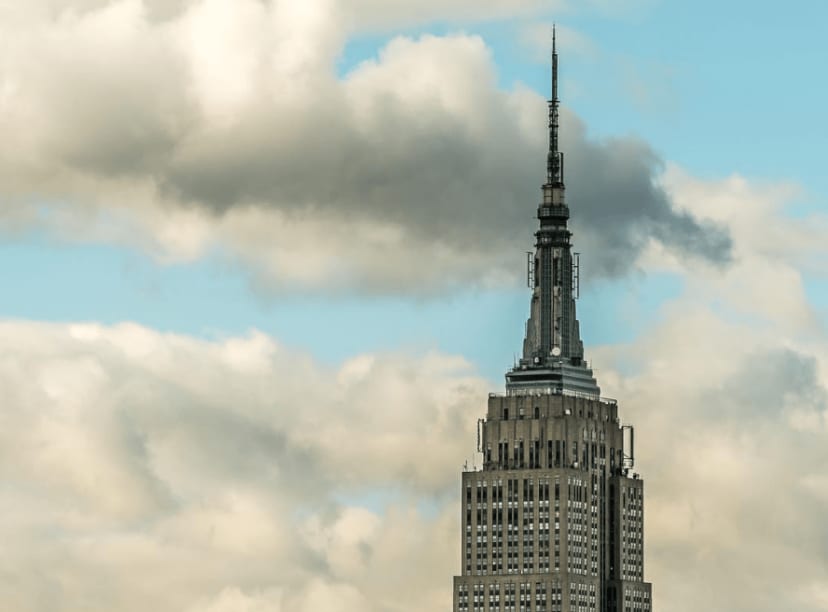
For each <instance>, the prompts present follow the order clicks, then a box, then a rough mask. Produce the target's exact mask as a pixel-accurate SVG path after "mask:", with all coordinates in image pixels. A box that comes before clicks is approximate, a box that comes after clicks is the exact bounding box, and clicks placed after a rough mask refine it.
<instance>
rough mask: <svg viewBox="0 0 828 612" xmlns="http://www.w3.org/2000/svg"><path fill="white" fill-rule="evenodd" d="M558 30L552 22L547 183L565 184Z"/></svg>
mask: <svg viewBox="0 0 828 612" xmlns="http://www.w3.org/2000/svg"><path fill="white" fill-rule="evenodd" d="M556 39H557V32H556V27H555V24H552V99H551V100H549V155H548V156H547V161H546V174H547V183H548V184H549V185H563V155H562V154H561V153H560V152H559V151H558V106H559V104H560V102H559V101H558V49H557V40H556Z"/></svg>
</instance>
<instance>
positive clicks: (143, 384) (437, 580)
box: [0, 0, 828, 612]
mask: <svg viewBox="0 0 828 612" xmlns="http://www.w3.org/2000/svg"><path fill="white" fill-rule="evenodd" d="M826 18H828V5H823V3H817V2H805V1H796V2H791V3H788V4H786V5H784V6H782V5H779V4H778V3H770V2H761V1H760V2H741V1H733V2H727V3H721V2H712V1H707V0H702V1H699V2H694V3H687V2H678V1H672V0H618V1H607V0H593V1H590V2H578V3H575V2H567V1H563V0H560V1H552V0H550V1H547V0H493V1H492V2H490V3H485V6H484V3H479V2H472V1H471V0H441V1H440V2H438V1H436V0H434V1H431V0H423V1H422V2H420V3H419V4H417V5H416V6H415V5H414V4H413V3H409V2H406V1H405V0H396V1H391V0H388V1H385V0H382V1H381V0H348V1H346V0H279V1H272V2H259V1H258V0H194V1H193V2H188V3H183V2H175V1H173V0H111V1H106V0H76V1H72V2H67V3H65V6H60V7H58V6H56V5H54V3H50V2H46V1H40V0H36V1H33V2H30V3H20V5H19V6H12V5H10V4H6V5H0V56H2V58H3V59H2V60H0V133H4V134H5V140H4V145H3V146H0V275H2V277H3V278H4V279H5V281H6V289H5V290H4V291H3V292H2V298H1V299H0V337H3V338H4V342H3V343H2V345H0V398H2V401H0V420H2V422H3V423H4V427H3V433H0V449H3V450H2V451H0V458H2V461H0V464H2V466H3V467H2V468H0V478H2V480H0V507H2V508H4V509H6V511H7V512H6V515H7V521H6V522H5V525H4V526H3V527H0V537H2V539H3V541H4V542H6V543H7V546H8V550H9V551H11V552H10V554H9V555H7V558H5V559H4V558H0V601H4V602H12V603H11V604H9V605H11V606H13V607H14V608H15V609H18V610H21V611H29V610H31V611H34V610H45V609H48V610H50V611H51V610H60V611H63V610H66V611H74V610H84V612H88V611H90V610H92V611H95V610H113V609H118V610H124V611H125V612H130V611H131V610H138V609H146V608H149V607H151V608H154V609H157V610H159V611H163V610H170V611H173V610H175V611H176V612H177V611H180V610H185V611H187V612H242V611H248V612H249V611H250V610H257V611H258V610H268V611H270V610H275V611H278V610H282V609H284V610H291V612H311V611H313V612H317V611H318V610H326V611H329V612H356V611H357V610H359V612H366V611H371V612H385V611H388V610H394V611H398V612H415V611H420V610H426V609H428V610H431V609H434V610H437V609H447V608H446V606H448V605H449V604H448V602H449V601H450V598H451V582H450V576H451V575H452V574H453V573H455V572H456V571H457V568H458V567H459V559H458V558H457V555H456V553H457V551H459V550H460V549H459V540H458V538H459V532H458V520H457V519H458V508H457V497H456V495H455V493H456V491H457V487H458V482H459V473H460V469H461V467H462V466H463V465H464V463H465V462H467V461H469V462H473V461H474V452H473V448H474V439H475V426H476V422H477V419H478V418H480V417H482V416H483V415H484V413H485V398H486V395H487V393H488V392H490V391H494V390H497V389H499V388H500V387H501V385H502V382H503V374H504V372H505V370H506V369H507V368H508V367H509V366H510V364H511V363H512V360H513V357H514V356H515V354H516V353H518V351H519V350H520V347H521V341H522V332H523V327H524V322H525V319H526V316H527V314H528V302H529V293H528V290H526V289H525V288H523V275H524V272H525V270H524V266H525V252H526V251H527V250H529V249H530V248H531V247H532V241H533V236H532V232H533V227H534V225H533V224H534V214H535V207H536V205H537V201H536V199H537V196H538V195H539V187H540V185H541V183H542V182H543V180H544V177H543V175H542V174H543V163H544V155H545V147H546V134H545V121H546V117H545V103H544V100H545V98H546V97H547V95H548V87H549V82H548V81H549V66H548V63H547V57H548V46H547V45H548V31H549V26H550V24H551V23H552V22H553V21H556V22H557V23H558V26H559V41H560V56H561V60H560V61H561V64H560V65H561V71H562V75H561V76H562V87H561V97H562V101H563V106H564V114H563V125H562V132H563V142H564V148H565V149H566V153H567V155H568V157H567V160H568V163H567V186H568V190H567V198H568V202H569V204H570V207H571V210H572V223H573V226H575V229H576V234H575V237H574V242H575V245H576V250H578V251H580V252H581V253H582V256H581V265H582V271H583V275H584V277H585V278H586V279H587V280H586V281H585V282H584V284H583V286H582V287H581V297H580V300H579V302H578V314H579V319H580V322H581V330H582V335H583V338H584V340H585V345H586V354H587V358H588V359H591V360H592V363H593V365H594V366H595V368H596V372H597V377H598V380H599V383H600V385H601V387H602V390H603V392H604V393H605V394H606V395H609V396H612V397H617V398H618V400H619V405H620V406H621V414H622V418H623V419H624V421H625V422H629V423H633V424H635V425H636V427H637V429H638V432H637V435H636V439H637V440H638V442H639V446H638V449H637V450H638V452H637V454H638V469H640V471H641V473H642V475H643V477H644V480H645V482H646V483H647V484H646V486H647V508H648V514H647V525H646V527H645V533H646V534H647V535H646V543H647V555H646V556H647V570H646V571H647V576H648V579H651V580H653V582H654V583H655V585H656V586H655V589H654V592H655V593H656V607H657V609H670V610H674V611H676V612H690V611H691V610H697V609H700V608H703V609H706V610H717V611H718V610H721V611H722V612H724V611H725V610H727V611H728V612H740V611H744V612H747V611H748V610H751V612H756V611H760V612H764V611H767V612H770V611H771V610H779V609H798V610H803V611H805V612H819V611H824V610H828V579H826V576H825V572H824V568H825V562H826V551H825V547H824V542H826V541H828V531H826V527H825V521H824V516H825V515H826V513H827V512H828V480H826V478H825V474H826V473H828V472H826V470H828V453H826V450H825V449H827V448H828V348H826V347H828V328H827V327H826V322H828V284H827V283H826V275H825V270H826V268H825V264H826V263H828V246H826V245H828V240H826V236H828V181H827V180H826V177H825V172H824V171H823V168H822V164H823V159H824V151H823V149H824V146H825V144H826V143H828V127H827V125H828V124H826V121H825V120H824V116H823V115H824V109H825V108H826V106H828V86H826V84H825V83H826V82H825V79H824V78H822V72H824V68H823V66H822V63H823V60H824V58H825V57H828V43H826V41H825V36H824V32H823V30H824V26H823V24H824V22H825V19H826ZM573 160H574V161H573ZM711 496H712V497H713V498H715V499H716V506H717V507H716V511H715V512H711V511H710V503H709V502H707V501H705V500H707V499H709V498H710V497H711ZM757 533H761V534H762V537H761V538H757V537H756V534H757ZM44 534H45V535H44ZM769 551H771V552H772V554H771V552H769ZM399 567H407V568H416V570H417V571H412V572H407V573H406V574H405V576H404V579H403V578H402V577H401V575H400V572H399V570H398V568H399ZM159 568H160V569H161V571H159ZM136 585H138V586H137V587H136Z"/></svg>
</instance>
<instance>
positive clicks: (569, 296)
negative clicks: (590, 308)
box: [506, 26, 601, 397]
mask: <svg viewBox="0 0 828 612" xmlns="http://www.w3.org/2000/svg"><path fill="white" fill-rule="evenodd" d="M557 42H558V41H557V31H556V28H555V27H554V26H553V29H552V96H551V97H550V99H549V154H548V156H547V177H546V183H544V184H543V186H542V187H541V192H542V198H543V199H542V200H541V202H540V204H539V205H538V221H539V222H540V223H539V227H538V230H537V231H536V232H535V253H534V257H532V255H531V253H530V256H529V257H530V258H529V261H528V262H527V263H528V267H529V270H530V273H529V275H528V278H529V280H530V283H529V285H530V286H531V287H532V301H531V304H530V310H529V320H528V321H527V322H526V336H525V337H524V340H523V357H522V358H521V359H520V360H519V362H518V364H517V366H516V367H513V368H512V369H511V370H510V371H509V372H507V374H506V388H507V390H509V391H515V392H517V391H519V390H526V389H530V390H531V389H534V390H537V389H556V390H559V391H564V390H566V391H574V392H578V393H583V394H586V395H589V396H596V397H597V396H599V395H600V392H601V390H600V389H599V387H598V384H597V382H596V381H595V378H594V377H593V375H592V370H591V369H590V368H589V366H588V364H587V363H586V362H585V361H584V345H583V342H582V341H581V333H580V325H579V323H578V318H577V317H576V315H575V298H576V297H577V287H578V279H579V277H580V273H579V258H578V255H577V254H574V253H573V252H572V244H571V238H572V232H570V231H569V228H568V227H567V224H568V221H569V207H568V206H567V205H566V202H565V197H564V191H565V187H564V154H563V153H562V152H561V151H560V150H559V147H558V110H559V101H558V46H557Z"/></svg>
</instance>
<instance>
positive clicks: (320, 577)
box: [0, 321, 486, 612]
mask: <svg viewBox="0 0 828 612" xmlns="http://www.w3.org/2000/svg"><path fill="white" fill-rule="evenodd" d="M0 328H2V334H3V336H4V348H3V352H2V356H0V396H2V397H3V404H2V420H3V423H4V429H3V432H2V433H0V438H2V444H0V446H2V451H0V452H2V458H3V461H2V468H0V471H2V482H3V486H2V488H0V506H1V507H2V508H3V509H4V516H5V520H4V526H3V527H2V532H3V539H4V542H5V544H4V545H5V546H6V547H7V551H8V552H9V554H8V555H7V556H6V557H5V561H2V562H0V574H2V575H3V576H4V578H3V579H2V580H0V598H2V599H3V601H4V602H6V605H8V606H9V607H10V608H13V609H15V610H20V611H21V612H23V611H26V610H40V609H50V610H81V609H83V610H113V609H118V610H125V611H129V610H140V609H146V608H147V607H152V608H154V609H158V610H205V611H208V610H209V611H215V610H221V611H224V610H233V611H235V610H251V611H258V610H274V609H276V610H278V609H281V608H280V606H282V607H283V608H284V609H291V610H307V611H311V610H320V609H326V610H342V611H343V612H345V611H347V612H350V611H352V610H366V609H375V610H385V609H398V610H419V609H421V608H420V605H421V604H422V602H428V601H441V600H442V599H444V598H445V593H446V590H447V589H448V582H445V583H441V581H440V580H438V579H437V574H438V573H440V572H443V573H444V574H445V575H446V576H448V575H450V572H451V571H452V563H451V562H450V560H451V554H450V553H451V552H453V550H454V548H450V545H451V542H452V537H456V535H455V534H454V531H456V529H455V527H456V526H455V518H456V516H457V510H456V506H455V503H454V499H453V495H449V494H453V493H454V491H455V488H456V486H455V479H456V476H457V470H458V469H459V468H460V466H461V465H462V462H463V458H464V457H467V456H469V455H470V454H471V447H472V445H473V438H474V426H475V422H476V421H475V414H476V413H477V410H478V408H479V404H480V401H481V398H485V391H486V390H485V385H484V383H483V381H481V380H480V379H478V378H476V377H475V376H474V375H473V373H472V372H471V371H470V370H469V366H468V364H466V363H465V362H463V361H462V360H460V359H458V358H452V357H447V356H443V355H438V354H428V355H424V356H421V357H419V358H412V357H405V356H401V355H390V354H389V355H371V356H369V355H366V356H361V357H355V358H354V359H352V360H350V361H348V362H346V363H344V364H343V365H342V366H341V367H339V368H337V369H333V368H326V367H323V366H320V365H319V364H316V363H315V362H313V361H312V360H310V359H309V358H308V357H307V356H304V355H301V354H296V353H292V352H290V351H287V350H286V349H284V348H282V347H281V346H280V345H278V344H277V343H276V342H275V341H273V340H272V339H270V338H268V337H266V336H263V335H261V334H258V333H251V334H250V335H248V336H245V337H238V338H227V339H224V340H217V341H202V340H196V339H193V338H187V337H183V336H176V335H170V334H161V333H158V332H155V331H152V330H149V329H146V328H143V327H139V326H136V325H131V324H124V325H119V326H115V327H102V326H99V325H94V324H67V325H58V324H51V325H50V324H38V323H27V322H21V321H6V322H2V323H0ZM422 440H429V441H430V442H429V446H428V448H427V449H424V448H423V446H422ZM389 488H394V489H396V490H398V491H399V498H389V499H388V501H387V502H386V503H385V504H382V505H374V506H365V507H362V506H360V505H359V503H360V502H359V501H358V500H359V499H361V498H362V496H363V495H364V492H365V491H372V490H377V489H379V490H382V489H389ZM343 498H348V499H351V500H353V501H351V502H343V501H341V500H342V499H343ZM410 500H423V501H427V500H431V503H432V504H436V508H437V512H436V514H428V515H424V514H422V513H420V512H418V511H416V510H410V509H408V508H409V507H410V505H411V502H410ZM414 534H418V535H416V536H414ZM403 561H406V562H407V563H415V564H422V566H423V567H424V568H425V567H430V568H432V569H430V570H424V571H422V572H421V573H420V574H419V575H417V576H403V575H402V574H400V573H399V571H398V568H399V567H400V564H401V563H402V562H403ZM403 578H404V579H403ZM401 594H402V595H405V598H404V599H401V600H395V598H398V597H400V595H401ZM406 602H408V603H406Z"/></svg>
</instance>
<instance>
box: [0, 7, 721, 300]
mask: <svg viewBox="0 0 828 612" xmlns="http://www.w3.org/2000/svg"><path fill="white" fill-rule="evenodd" d="M365 4H366V6H365V10H356V9H354V7H353V6H352V5H351V4H349V3H338V2H333V1H324V0H313V1H307V0H302V1H299V0H280V1H278V2H259V1H258V0H232V1H230V0H199V1H197V2H188V3H177V4H176V3H171V4H169V5H166V9H165V10H164V11H161V8H160V7H161V6H162V3H157V4H153V3H145V2H141V1H140V0H117V1H113V2H106V3H104V2H92V1H90V2H86V3H78V4H75V5H69V6H68V7H66V6H62V7H60V8H59V7H58V5H57V4H54V5H53V4H49V3H46V2H42V1H41V2H35V3H26V4H25V5H21V6H18V5H4V7H3V8H0V11H2V14H0V16H2V19H0V24H3V25H0V33H2V36H0V41H2V42H0V45H2V47H0V51H1V52H2V60H0V62H2V69H1V70H0V130H2V132H3V134H4V138H5V145H6V146H4V147H3V148H2V150H0V185H2V188H0V223H2V225H3V226H5V227H6V228H19V227H27V226H32V225H34V226H45V227H46V228H47V229H49V230H51V231H52V232H53V233H55V234H57V235H58V236H60V237H61V238H64V239H69V240H81V241H103V242H112V243H117V244H128V245H131V246H135V247H137V248H142V249H145V250H147V251H148V252H150V253H152V254H153V255H154V256H155V257H157V258H159V259H162V260H165V259H169V260H192V259H196V258H198V257H201V256H203V255H204V254H206V253H208V252H216V251H218V252H221V253H224V254H226V255H227V256H228V257H230V258H231V259H233V260H236V261H241V262H243V263H244V264H245V265H246V266H248V268H249V269H250V270H251V271H252V273H253V274H254V276H256V278H257V279H258V280H260V281H261V282H262V283H263V284H266V285H269V286H276V287H283V286H287V287H291V288H300V289H303V290H307V289H310V290H315V291H329V292H330V291H333V292H337V291H369V292H384V293H389V292H390V293H400V292H412V291H413V292H420V293H422V292H426V293H428V292H439V291H445V290H448V289H451V288H455V287H457V286H461V285H467V284H469V283H473V284H480V285H492V284H502V283H504V281H507V280H509V279H513V278H514V275H515V270H514V266H513V265H511V263H508V262H511V261H513V258H514V255H515V253H520V252H522V251H523V250H524V249H525V247H526V245H527V242H528V240H529V239H528V238H527V237H529V236H531V231H532V217H533V212H534V206H535V203H536V202H537V200H538V197H539V185H540V183H541V182H542V181H543V164H544V148H545V146H546V143H545V138H546V137H545V131H546V130H545V127H544V123H545V110H544V104H543V101H542V99H541V98H540V96H538V95H536V94H534V93H531V92H529V91H527V90H524V89H520V88H518V89H516V90H513V91H504V90H502V89H500V88H499V87H498V85H497V77H496V70H495V65H494V62H493V60H492V57H491V56H490V52H489V50H488V48H487V46H486V44H485V42H484V41H483V40H482V39H481V38H479V37H477V36H472V35H466V34H453V35H447V36H441V37H436V36H423V37H420V38H418V39H410V38H400V37H397V38H391V39H390V40H389V42H388V44H387V45H386V46H385V47H384V48H383V49H382V51H381V52H380V54H379V57H378V58H376V59H374V60H370V61H366V62H364V63H362V64H360V65H358V66H356V67H355V68H353V69H352V70H351V71H350V72H349V73H348V74H346V75H345V76H340V75H338V74H337V73H336V66H337V62H338V61H339V60H338V57H339V55H340V54H341V53H342V50H343V48H344V45H345V43H346V41H347V39H348V36H349V35H350V34H351V33H352V32H353V31H354V29H355V28H356V29H358V28H359V27H360V26H359V25H358V23H356V22H359V18H358V17H354V15H355V14H359V15H362V14H374V15H377V16H378V18H383V15H385V16H389V17H393V19H392V22H397V21H399V20H402V21H406V20H408V19H409V17H406V16H405V14H404V13H405V11H403V12H402V13H399V15H398V14H397V13H398V9H399V10H402V9H403V8H405V7H404V6H403V3H398V4H390V5H386V3H383V7H385V8H384V9H383V10H382V11H380V10H378V9H376V7H375V9H376V10H375V9H372V10H369V8H370V7H369V6H368V5H369V4H371V3H370V2H366V3H365ZM467 5H468V3H464V2H457V3H455V4H450V5H447V6H443V3H441V6H443V8H442V9H441V10H443V11H444V13H445V14H447V15H454V14H455V13H456V14H457V15H458V16H461V15H462V14H464V11H465V10H466V9H465V8H464V7H466V8H468V6H471V5H468V6H467ZM545 5H546V3H539V2H534V1H528V2H525V3H522V4H521V5H520V6H516V5H515V4H514V3H511V2H510V3H493V4H491V6H489V9H488V10H489V11H491V15H492V16H496V15H500V14H501V13H502V11H503V10H505V9H506V8H509V9H510V10H518V9H520V10H521V11H528V12H532V11H536V10H540V9H541V8H542V7H543V6H545ZM405 6H408V5H405ZM475 7H476V8H477V5H476V4H475ZM545 8H546V9H549V8H550V7H549V6H546V7H545ZM420 10H422V11H424V12H423V13H421V14H422V15H429V14H431V13H430V12H429V11H428V10H427V7H423V8H422V9H420ZM159 11H161V12H160V13H159ZM161 13H163V16H159V15H161ZM395 15H396V16H395ZM411 18H413V17H411ZM352 22H354V23H352ZM564 125H565V129H564V134H563V136H564V146H565V148H566V150H567V151H568V152H569V154H570V159H572V160H573V162H572V163H571V164H569V166H568V167H571V168H572V169H573V170H572V171H571V172H570V173H569V175H568V181H569V184H570V186H571V187H572V188H573V190H574V191H576V192H577V193H579V196H578V201H577V202H574V205H575V206H577V207H578V210H579V211H580V214H579V216H578V219H579V221H578V225H577V227H576V230H577V231H578V232H579V233H580V235H581V236H582V238H583V240H582V242H581V244H582V246H584V245H585V246H588V245H590V244H592V243H593V242H595V241H603V242H604V243H611V244H615V245H617V248H618V249H625V250H626V255H627V256H626V257H623V258H622V257H617V256H616V255H617V254H616V253H607V254H606V256H605V257H603V258H602V259H596V260H595V261H594V262H593V263H594V265H593V266H591V267H590V270H593V271H595V272H596V274H611V275H612V274H619V273H621V274H623V273H625V272H627V271H628V270H629V269H631V267H634V266H635V265H636V257H637V254H638V253H639V252H640V250H641V248H642V245H643V244H644V243H645V242H646V240H647V238H648V236H655V238H656V239H657V240H659V241H661V242H662V243H663V244H664V245H666V246H667V247H668V249H670V250H673V251H678V252H681V253H688V252H703V253H704V256H706V257H709V258H710V259H713V260H717V261H723V260H727V257H728V249H729V240H728V237H727V236H726V234H725V233H723V232H722V231H721V230H720V229H718V228H711V227H707V226H703V225H701V224H700V223H699V222H698V221H697V220H696V218H695V216H694V213H693V211H685V212H684V213H679V212H677V211H676V210H675V209H674V208H673V206H672V203H671V202H670V200H669V199H668V198H667V196H666V194H665V193H664V192H663V190H662V189H661V188H660V187H659V186H658V184H657V183H656V178H657V176H658V174H659V172H660V160H659V159H658V158H657V156H655V155H654V154H653V153H652V151H651V150H650V149H649V147H647V146H646V145H645V144H643V143H640V142H636V141H634V140H631V139H626V138H625V139H620V140H617V141H609V142H594V141H592V140H590V139H589V138H588V136H587V132H586V129H585V127H584V126H583V125H581V123H580V122H579V120H578V119H577V117H575V116H572V115H570V114H567V115H566V117H565V121H564ZM607 194H611V195H612V202H613V207H612V209H611V210H608V209H607V207H606V202H607V200H606V196H607ZM608 220H609V221H608ZM699 244H702V245H704V246H706V247H707V248H706V249H691V248H690V247H691V246H692V247H695V246H698V245H699ZM596 253H598V251H596Z"/></svg>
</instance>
